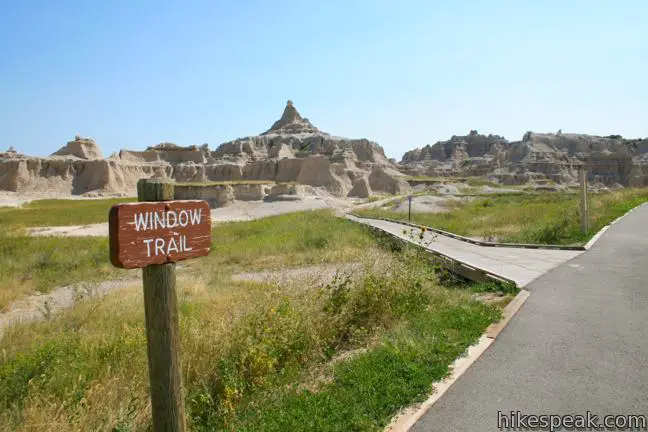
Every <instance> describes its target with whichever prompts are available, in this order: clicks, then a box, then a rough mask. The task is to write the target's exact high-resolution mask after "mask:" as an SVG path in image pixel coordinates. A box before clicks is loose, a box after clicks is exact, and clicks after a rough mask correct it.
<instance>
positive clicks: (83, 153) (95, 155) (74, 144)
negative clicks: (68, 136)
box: [52, 135, 101, 159]
mask: <svg viewBox="0 0 648 432" xmlns="http://www.w3.org/2000/svg"><path fill="white" fill-rule="evenodd" d="M52 156H73V157H76V158H79V159H101V150H100V149H99V146H98V145H97V143H95V142H94V140H93V139H90V138H81V137H80V136H79V135H77V136H75V137H74V141H69V142H68V143H67V144H66V145H64V146H63V147H61V148H60V149H59V150H58V151H56V152H54V153H52Z"/></svg>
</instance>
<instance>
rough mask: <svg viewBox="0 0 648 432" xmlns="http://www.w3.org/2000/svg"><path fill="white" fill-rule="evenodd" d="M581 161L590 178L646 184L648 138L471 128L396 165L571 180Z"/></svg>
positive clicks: (425, 172) (424, 171)
mask: <svg viewBox="0 0 648 432" xmlns="http://www.w3.org/2000/svg"><path fill="white" fill-rule="evenodd" d="M580 166H586V167H587V169H588V178H589V181H590V182H592V183H599V184H601V185H605V186H626V187H643V186H648V138H646V139H641V138H639V139H624V138H622V137H621V136H618V135H611V136H607V137H600V136H594V135H584V134H572V133H562V132H561V131H559V132H558V133H544V134H543V133H534V132H527V133H526V134H525V135H524V136H523V137H522V140H520V141H513V142H509V141H507V140H506V139H505V138H504V137H501V136H499V135H488V136H486V135H481V134H479V133H478V132H477V131H471V132H470V134H468V135H466V136H453V137H452V138H450V139H449V140H447V141H439V142H437V143H435V144H434V145H427V146H425V147H423V148H418V149H415V150H412V151H409V152H407V153H405V155H404V156H403V159H402V160H401V163H400V165H399V168H400V170H401V171H402V172H404V173H407V174H409V175H415V176H483V177H488V178H490V179H491V180H494V181H498V182H500V183H503V184H521V183H527V182H533V181H535V180H540V179H545V180H546V179H548V180H552V181H554V182H556V183H565V184H571V183H575V182H577V181H578V169H579V167H580Z"/></svg>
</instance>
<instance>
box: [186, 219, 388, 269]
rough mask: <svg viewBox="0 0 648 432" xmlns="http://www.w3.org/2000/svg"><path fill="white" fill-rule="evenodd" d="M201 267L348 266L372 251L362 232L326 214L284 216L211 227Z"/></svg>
mask: <svg viewBox="0 0 648 432" xmlns="http://www.w3.org/2000/svg"><path fill="white" fill-rule="evenodd" d="M212 238H213V242H212V250H211V252H210V255H209V257H208V258H207V259H205V260H202V261H201V262H200V263H197V264H198V265H201V266H209V267H215V266H219V267H222V266H226V267H228V268H229V267H233V268H245V269H263V268H270V267H278V266H297V265H309V264H317V263H325V262H329V263H330V262H343V261H351V260H353V257H354V256H357V255H359V254H361V253H362V252H363V250H365V249H366V248H370V247H372V246H375V241H374V240H373V238H372V237H371V236H368V235H367V234H366V232H365V230H364V228H363V227H362V226H360V225H358V224H355V223H353V222H349V221H347V220H345V219H343V218H338V217H335V215H334V214H333V212H331V211H330V210H317V211H305V212H297V213H288V214H283V215H279V216H272V217H267V218H263V219H257V220H253V221H249V222H229V223H224V224H219V225H216V226H214V228H213V230H212Z"/></svg>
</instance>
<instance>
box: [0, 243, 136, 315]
mask: <svg viewBox="0 0 648 432" xmlns="http://www.w3.org/2000/svg"><path fill="white" fill-rule="evenodd" d="M124 274H125V273H124V272H123V271H122V272H120V271H118V270H117V269H114V268H113V267H112V266H111V265H110V263H109V260H108V239H107V238H97V237H67V238H59V237H28V236H24V235H18V236H8V235H5V234H0V310H2V309H3V308H4V307H6V306H7V305H8V304H9V303H11V302H12V301H15V300H17V299H19V298H21V297H24V296H26V295H29V294H31V293H33V292H36V291H38V292H48V291H50V290H51V289H52V288H54V287H57V286H64V285H69V284H73V283H76V282H81V281H88V282H99V281H103V280H106V279H111V278H116V277H118V276H120V275H124Z"/></svg>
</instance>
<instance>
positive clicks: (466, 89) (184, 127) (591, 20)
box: [0, 0, 648, 159]
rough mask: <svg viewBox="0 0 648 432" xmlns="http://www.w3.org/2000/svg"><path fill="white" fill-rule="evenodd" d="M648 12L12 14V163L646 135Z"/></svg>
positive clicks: (118, 9)
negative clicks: (282, 139) (177, 148)
mask: <svg viewBox="0 0 648 432" xmlns="http://www.w3.org/2000/svg"><path fill="white" fill-rule="evenodd" d="M647 22H648V1H645V0H636V1H632V0H619V1H612V0H610V1H597V0H587V1H585V0H584V1H569V0H562V1H552V0H542V1H539V0H538V1H523V0H515V1H513V0H511V1H486V0H484V1H477V0H475V1H443V2H442V1H431V0H421V1H408V0H401V1H380V0H373V1H372V0H364V1H361V0H356V1H354V0H346V1H337V0H332V1H308V0H300V1H281V0H277V1H272V2H268V1H261V0H259V1H251V0H237V1H216V0H213V1H192V0H187V1H182V2H180V1H177V2H172V1H162V0H157V1H145V0H137V1H132V0H129V1H126V0H113V1H105V2H98V1H80V0H79V1H67V0H57V1H44V0H43V1H30V0H20V1H9V0H0V151H2V150H4V149H5V147H8V146H10V145H13V146H15V147H16V148H17V149H18V150H19V151H21V152H23V153H27V154H33V155H47V154H50V153H52V152H54V151H55V150H57V149H58V148H59V147H61V146H62V145H64V144H65V142H66V141H68V140H70V139H72V138H73V137H74V135H75V134H77V133H78V134H80V135H82V136H90V137H93V138H95V140H96V141H97V143H98V144H99V146H100V147H101V149H102V151H103V153H104V155H105V156H108V155H109V154H110V153H111V152H113V151H116V150H118V149H120V148H128V149H143V148H144V147H146V146H149V145H154V144H157V143H159V142H162V141H170V142H174V143H177V144H180V145H190V144H202V143H205V142H207V143H209V144H210V146H211V147H212V148H215V147H217V146H218V144H220V143H222V142H225V141H228V140H232V139H235V138H238V137H242V136H248V135H256V134H258V133H261V132H263V131H265V130H266V129H267V128H268V127H269V126H270V125H271V124H272V122H274V121H275V120H276V119H277V118H278V117H279V116H280V115H281V112H282V110H283V108H284V106H285V103H286V100H287V99H292V100H293V101H294V102H295V105H296V107H297V109H298V110H299V111H300V113H301V114H302V115H303V116H305V117H308V118H309V119H310V120H311V121H312V122H313V124H315V125H316V126H317V127H319V128H320V129H322V130H324V131H326V132H329V133H331V134H334V135H340V136H347V137H352V138H362V137H366V138H369V139H372V140H375V141H377V142H378V143H379V144H381V145H382V146H383V147H384V148H385V151H386V153H387V154H388V155H389V156H391V157H397V158H398V159H400V157H401V156H402V154H403V153H404V152H405V151H406V150H410V149H412V148H414V147H420V146H422V145H425V144H432V143H434V142H436V141H438V140H443V139H447V138H449V137H450V136H451V135H463V134H467V133H468V132H469V130H470V129H477V130H479V131H480V132H482V133H497V134H500V135H504V136H505V137H507V138H508V139H509V140H517V139H520V138H521V137H522V135H523V134H524V132H525V131H527V130H533V131H537V132H555V131H556V130H558V129H562V130H563V132H578V133H591V134H601V135H608V134H621V135H623V136H628V137H647V136H648V24H646V23H647Z"/></svg>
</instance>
